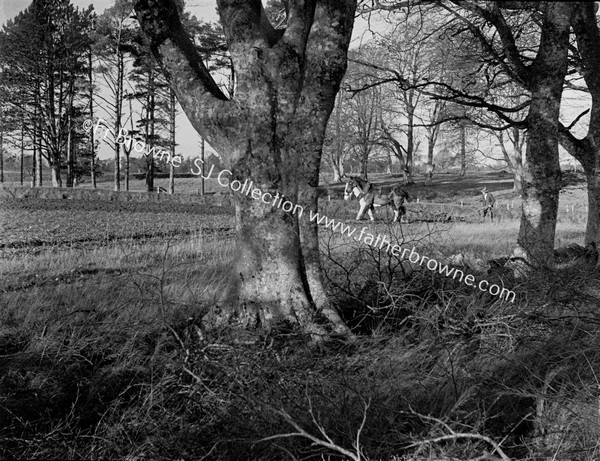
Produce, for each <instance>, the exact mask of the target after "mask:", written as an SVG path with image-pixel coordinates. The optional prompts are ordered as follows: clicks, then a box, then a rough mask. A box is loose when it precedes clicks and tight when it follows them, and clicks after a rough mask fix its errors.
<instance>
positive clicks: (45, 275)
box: [0, 177, 600, 460]
mask: <svg viewBox="0 0 600 461" xmlns="http://www.w3.org/2000/svg"><path fill="white" fill-rule="evenodd" d="M493 181H494V179H493V178H491V179H490V178H488V177H486V178H480V181H478V180H477V178H470V179H469V180H468V181H465V182H464V183H463V184H462V185H461V186H462V187H456V188H455V191H456V192H452V194H450V192H451V189H450V187H451V185H452V182H453V181H452V180H451V179H450V178H446V179H444V178H441V179H440V182H439V187H436V185H434V186H433V187H426V186H425V185H422V184H417V185H416V186H413V195H414V196H415V198H416V197H419V204H418V207H432V209H434V210H437V207H442V209H444V210H446V209H453V208H452V207H459V208H463V209H469V207H474V206H475V203H476V202H477V201H478V200H479V196H478V194H479V192H478V187H479V186H480V183H481V182H484V183H488V184H487V187H488V189H489V188H491V187H492V191H493V192H494V194H495V195H496V197H497V199H498V200H499V207H498V214H499V222H497V223H495V224H490V223H489V222H486V223H479V222H458V223H439V222H424V221H417V218H418V217H419V215H418V213H414V214H413V216H412V219H413V222H412V223H410V224H408V225H402V226H398V225H391V224H389V223H387V222H386V221H385V220H383V219H380V220H378V221H377V222H376V223H374V224H371V223H368V222H366V221H364V222H362V223H360V224H358V223H355V222H354V221H353V219H354V216H355V213H356V203H355V202H344V201H343V200H338V199H334V200H331V201H328V200H326V199H325V200H323V202H322V211H323V212H324V213H327V215H328V216H330V217H333V218H336V219H341V220H343V221H344V222H345V223H347V224H352V225H355V224H356V225H357V226H361V227H362V226H363V225H365V226H368V227H369V229H370V231H372V232H373V233H377V232H379V233H386V234H387V235H390V236H391V237H392V238H394V239H398V241H402V242H403V243H405V244H409V243H410V244H415V245H416V246H418V248H419V249H420V251H422V252H423V253H424V254H428V255H430V256H431V257H436V258H440V260H442V259H443V258H447V257H449V256H451V255H455V254H457V253H471V254H473V256H474V257H476V258H480V259H484V260H485V259H490V258H493V257H498V256H502V255H506V254H509V253H510V252H511V251H512V247H513V245H514V242H515V240H516V235H517V233H518V226H519V224H518V220H517V216H518V205H516V206H515V207H514V208H511V205H510V204H509V205H508V207H506V204H508V203H511V204H512V203H513V201H516V200H517V199H516V198H515V197H514V194H513V193H512V192H511V191H510V189H500V187H504V186H505V183H504V182H502V181H499V182H498V183H496V184H498V189H495V188H493V187H494V186H493V184H494V182H493ZM490 183H491V184H490ZM182 184H183V183H182ZM454 184H455V186H456V181H454ZM193 185H194V184H193V183H192V185H190V186H187V187H189V189H190V190H192V191H193ZM340 187H342V186H341V185H340V186H338V188H340ZM434 193H435V195H434ZM427 194H429V198H427V196H426V195H427ZM584 197H585V195H584V191H583V189H581V187H572V188H569V189H567V190H566V191H565V192H564V193H563V195H562V196H561V208H562V209H561V213H560V216H559V224H558V232H557V246H559V245H563V244H567V243H571V242H578V243H582V240H583V235H584V229H585V215H584V211H583V207H582V206H581V203H583V204H585V200H584ZM582 200H583V201H582ZM461 201H462V202H463V206H462V207H461V206H460V202H461ZM431 203H434V205H432V204H431ZM503 205H504V207H503ZM567 205H569V206H570V207H571V208H569V211H567ZM573 206H574V207H575V209H573V208H572V207H573ZM410 207H415V208H414V209H419V208H417V204H416V202H412V203H411V204H409V210H410ZM444 207H447V208H444ZM453 213H454V214H455V215H456V212H454V211H453ZM378 216H379V217H380V218H383V217H384V216H385V212H379V214H378ZM0 226H1V229H0V230H1V233H0V235H1V237H0V258H1V259H0V457H1V458H6V459H47V458H55V459H75V458H85V459H109V458H110V459H115V458H123V459H131V460H133V459H215V460H231V459H234V460H235V459H239V460H246V459H265V460H266V459H273V460H276V459H286V456H288V458H290V459H294V458H296V459H300V458H306V459H311V457H312V459H321V457H322V456H324V457H325V459H327V457H328V456H331V459H342V457H343V455H342V454H341V453H342V451H341V450H347V451H350V452H353V453H355V456H356V457H357V458H356V459H358V457H360V459H372V460H376V459H382V460H401V459H402V460H404V459H405V460H408V459H412V460H433V459H440V460H441V459H444V460H450V459H484V458H481V456H482V455H483V454H484V452H486V451H487V452H493V451H494V446H495V445H494V444H496V446H498V445H499V446H500V447H501V450H503V452H504V453H506V456H507V457H510V458H512V459H532V460H533V459H536V460H538V459H564V460H567V459H568V460H594V459H598V458H599V457H600V445H599V443H598V440H600V434H599V433H598V427H600V425H598V424H597V422H598V418H600V416H599V414H598V409H597V399H598V395H597V389H598V381H597V378H596V375H597V374H598V373H600V366H599V365H600V353H599V352H598V351H600V348H599V347H598V346H600V334H599V331H600V316H599V315H598V313H597V308H596V304H594V303H595V302H597V301H596V299H597V298H596V297H595V296H596V295H595V294H594V293H595V292H591V291H590V289H589V287H590V286H591V285H593V283H597V282H596V279H597V275H595V274H589V273H582V272H580V271H577V270H571V271H570V272H557V273H543V274H539V276H536V277H533V278H532V279H531V280H529V281H527V282H515V281H511V280H508V279H506V280H503V281H502V283H506V284H507V286H510V287H511V289H514V290H515V292H517V295H518V296H517V302H515V303H507V302H501V301H500V300H498V299H497V298H494V297H493V296H491V295H489V294H485V293H481V292H478V291H476V290H474V289H473V288H472V287H467V286H466V285H464V284H461V283H459V282H458V281H454V280H450V279H448V278H444V277H443V276H439V275H436V274H434V273H431V272H429V271H425V270H423V271H406V270H405V268H404V267H403V266H402V264H400V263H399V261H398V260H397V259H394V258H391V257H389V255H387V254H382V252H380V251H376V250H374V249H373V248H370V247H368V246H366V245H364V244H362V243H360V242H356V241H349V240H347V239H346V240H345V237H342V236H340V235H336V234H335V233H333V232H331V231H330V232H327V231H323V232H322V233H321V238H322V250H323V261H324V265H325V269H326V274H327V284H328V287H329V289H330V293H331V296H332V299H333V300H334V301H335V304H336V306H337V308H338V310H339V312H340V313H341V315H342V316H343V317H344V319H345V320H346V321H347V322H348V323H349V324H350V325H351V326H352V328H353V329H354V331H356V332H357V334H358V341H357V342H356V343H355V344H338V343H332V344H330V345H327V346H324V347H323V348H321V349H312V348H309V347H307V346H306V342H305V341H304V338H302V337H299V336H297V335H296V334H294V333H293V332H289V331H273V332H271V333H269V334H256V333H253V332H239V331H219V332H207V331H204V330H203V329H202V328H201V318H202V315H203V314H204V313H205V312H206V311H207V309H208V308H209V307H210V306H211V305H212V304H213V303H214V302H215V300H216V299H217V297H218V295H219V293H220V292H221V291H222V288H223V285H224V283H225V279H226V276H227V273H228V269H229V262H230V260H231V258H232V257H233V254H234V252H233V248H234V245H233V243H234V232H233V229H234V222H233V216H232V210H231V209H228V208H219V207H214V206H209V205H200V204H193V205H184V204H181V205H179V206H173V205H169V207H168V209H165V208H164V205H163V204H160V203H120V202H110V203H108V202H101V203H98V202H81V201H77V200H36V201H28V200H21V201H19V200H11V201H3V202H1V203H0ZM452 431H454V434H453V432H452ZM286 433H299V434H304V435H298V436H294V437H289V436H284V434H286ZM457 433H463V434H469V436H468V437H460V436H456V434H457ZM307 436H310V437H312V439H309V438H307ZM267 438H268V440H266V439H267ZM357 440H359V441H360V448H357V447H356V442H357ZM415 444H416V445H415ZM357 451H360V452H361V454H360V456H359V455H356V453H357ZM286 453H288V455H286ZM346 453H347V452H346ZM497 453H498V452H496V454H497ZM335 456H337V458H335ZM345 456H346V459H347V458H348V455H347V454H346V455H345ZM477 457H479V458H477Z"/></svg>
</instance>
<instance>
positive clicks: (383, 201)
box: [344, 177, 411, 222]
mask: <svg viewBox="0 0 600 461" xmlns="http://www.w3.org/2000/svg"><path fill="white" fill-rule="evenodd" d="M353 194H354V196H355V197H356V198H357V199H358V203H359V204H360V209H359V210H358V214H357V215H356V220H357V221H360V220H361V218H362V217H363V215H364V213H365V211H366V212H368V214H369V218H370V219H371V221H375V216H374V215H373V211H374V210H375V207H383V206H389V207H390V208H391V209H392V210H393V211H394V220H393V222H397V221H398V220H400V222H402V218H404V216H405V215H406V208H405V207H404V201H407V202H410V201H411V198H410V196H409V195H408V192H406V191H405V190H404V189H402V188H401V187H400V186H394V187H393V188H392V190H391V192H390V193H389V194H388V195H383V194H382V193H381V190H379V192H378V191H376V190H375V186H374V185H373V184H371V183H370V182H368V181H366V180H364V179H362V178H357V177H351V178H349V180H348V182H347V183H346V188H345V190H344V200H350V198H351V197H352V195H353Z"/></svg>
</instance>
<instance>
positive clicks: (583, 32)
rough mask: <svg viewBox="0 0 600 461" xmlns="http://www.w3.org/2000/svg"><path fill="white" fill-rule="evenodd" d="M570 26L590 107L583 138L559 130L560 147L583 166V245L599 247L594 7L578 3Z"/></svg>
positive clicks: (599, 78) (599, 61)
mask: <svg viewBox="0 0 600 461" xmlns="http://www.w3.org/2000/svg"><path fill="white" fill-rule="evenodd" d="M572 26H573V30H574V32H575V37H576V39H577V48H578V50H579V54H580V56H581V60H582V66H581V69H582V74H583V78H584V80H585V83H586V85H587V87H588V90H589V91H590V95H591V97H592V106H591V113H590V122H589V127H588V132H587V134H586V136H585V137H584V138H583V139H581V140H579V139H576V138H575V137H574V136H573V135H572V134H571V133H570V132H569V131H568V130H567V129H566V128H564V127H562V129H561V143H562V145H563V147H565V148H566V149H567V151H569V153H570V154H571V155H573V156H574V157H575V158H576V159H577V160H579V162H580V163H581V164H582V166H583V171H584V172H585V176H586V179H587V192H588V219H587V225H586V231H585V243H586V244H588V243H591V242H595V243H596V244H599V245H600V75H599V72H600V50H599V49H598V43H600V29H599V28H598V24H597V21H596V4H595V3H585V2H578V3H577V4H576V6H574V14H573V20H572ZM599 264H600V261H599Z"/></svg>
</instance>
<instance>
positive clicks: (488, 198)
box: [481, 187, 496, 222]
mask: <svg viewBox="0 0 600 461" xmlns="http://www.w3.org/2000/svg"><path fill="white" fill-rule="evenodd" d="M481 193H482V194H483V197H482V200H483V220H484V221H485V217H486V215H487V214H488V211H489V212H490V218H491V219H492V222H494V205H495V204H496V199H495V198H494V196H493V195H492V194H491V193H490V192H488V191H487V188H485V187H484V188H483V189H481Z"/></svg>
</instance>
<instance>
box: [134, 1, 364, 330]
mask: <svg viewBox="0 0 600 461" xmlns="http://www.w3.org/2000/svg"><path fill="white" fill-rule="evenodd" d="M218 8H219V14H220V18H221V21H222V24H223V28H224V32H225V35H226V37H227V41H228V45H229V50H230V53H231V56H232V60H233V62H234V63H235V69H236V79H237V88H236V94H235V96H234V99H233V100H231V101H230V100H228V98H226V97H225V96H224V95H223V93H222V92H221V91H220V89H218V87H217V86H216V84H215V83H214V81H213V80H212V79H211V78H210V75H209V74H208V71H207V70H206V68H205V67H204V65H203V63H202V61H201V59H199V57H198V56H195V54H194V50H193V47H192V45H191V43H190V42H189V39H188V38H187V37H186V36H185V35H184V32H183V29H182V27H181V24H180V23H179V20H178V18H177V13H176V9H175V6H174V4H173V2H172V1H161V2H158V1H156V0H138V2H137V4H136V12H137V15H138V19H139V20H140V23H141V25H142V29H143V30H144V32H145V33H146V34H147V35H148V36H149V37H150V39H151V40H152V42H153V44H154V45H153V50H154V52H155V55H156V56H157V57H158V58H159V59H160V60H161V62H162V64H163V66H164V67H165V68H166V70H167V72H166V76H167V78H168V79H169V80H170V84H171V85H172V86H173V88H174V90H175V92H176V93H177V96H178V99H179V102H180V103H181V105H182V107H183V109H184V111H185V112H186V114H187V115H188V118H189V119H190V120H191V121H192V124H193V125H194V126H195V128H196V129H197V130H198V131H199V133H200V135H201V136H202V137H203V138H206V140H207V141H208V142H209V143H210V144H211V146H213V147H215V148H216V149H217V150H218V151H219V152H220V153H221V154H224V155H228V160H229V162H230V164H231V165H232V167H231V170H230V171H231V175H230V176H231V178H230V179H231V180H232V183H231V186H232V188H235V187H239V186H241V185H242V184H244V183H245V181H248V183H249V182H250V181H252V183H253V188H256V190H257V191H258V192H256V194H257V196H260V197H259V198H252V197H251V195H250V194H252V193H254V192H251V193H250V194H249V195H246V194H244V193H240V192H237V193H235V194H234V198H235V202H236V222H237V224H236V227H237V250H236V257H235V259H234V262H233V270H232V272H231V276H230V283H229V285H228V289H227V290H226V293H225V296H224V297H223V298H222V300H221V301H220V302H219V304H218V306H217V307H215V308H214V309H213V310H212V311H211V312H210V313H209V315H207V317H206V318H205V321H206V324H207V325H223V324H231V323H234V324H240V325H243V326H246V327H253V328H256V327H262V328H267V329H269V328H272V327H274V326H276V325H279V324H285V325H291V326H294V327H297V328H300V329H301V330H302V331H304V332H305V333H307V334H310V335H311V337H312V338H313V339H314V340H318V339H320V338H323V337H325V336H327V335H329V334H336V333H339V334H343V335H345V336H348V335H349V330H348V329H347V327H346V326H345V325H344V324H343V322H341V320H340V319H339V316H337V313H336V312H335V311H334V310H333V309H332V308H331V305H330V304H329V302H328V300H327V297H326V294H325V292H324V289H323V287H322V283H321V281H320V257H319V254H318V233H317V230H316V227H314V228H313V227H312V226H311V225H309V223H308V213H309V209H308V207H312V208H313V209H316V206H317V192H316V187H317V185H318V176H319V170H318V165H319V163H320V160H321V154H322V147H323V139H324V133H325V127H326V125H327V120H328V119H329V116H330V115H331V111H332V110H333V103H334V100H335V95H336V93H337V91H338V89H339V85H340V82H341V79H342V77H343V75H344V72H345V69H346V53H347V49H348V45H349V40H350V36H351V31H352V24H353V20H354V11H355V8H356V2H355V1H354V0H346V1H339V0H335V1H334V0H323V1H315V2H295V3H292V4H291V5H290V10H291V11H290V16H289V22H288V26H287V30H286V31H285V33H283V31H277V30H274V29H273V28H272V26H271V25H270V23H269V22H268V20H267V18H266V15H265V14H264V10H263V9H262V5H261V3H260V1H255V0H251V1H248V2H236V1H234V0H219V1H218ZM315 127H318V128H319V129H318V130H315V129H314V128H315ZM227 174H228V173H227ZM235 181H239V182H238V183H236V182H235ZM265 194H270V195H265ZM267 197H268V198H271V201H270V203H264V201H263V199H264V198H267ZM273 200H274V202H273Z"/></svg>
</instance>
